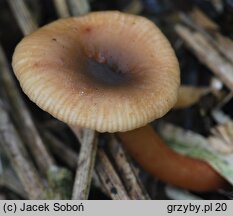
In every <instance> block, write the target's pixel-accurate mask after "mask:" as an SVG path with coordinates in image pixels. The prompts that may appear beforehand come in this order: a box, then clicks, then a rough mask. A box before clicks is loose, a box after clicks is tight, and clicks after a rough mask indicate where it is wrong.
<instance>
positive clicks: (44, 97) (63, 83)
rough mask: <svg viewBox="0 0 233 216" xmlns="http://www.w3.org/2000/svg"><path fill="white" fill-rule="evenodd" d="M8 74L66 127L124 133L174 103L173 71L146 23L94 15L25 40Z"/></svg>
mask: <svg viewBox="0 0 233 216" xmlns="http://www.w3.org/2000/svg"><path fill="white" fill-rule="evenodd" d="M12 65H13V69H14V72H15V74H16V76H17V78H18V80H19V82H20V85H21V87H22V89H23V91H24V92H25V93H26V94H27V95H28V97H29V98H30V99H31V100H32V101H34V102H35V103H36V104H37V105H38V106H39V107H40V108H42V109H43V110H45V111H47V112H49V113H50V114H52V115H53V116H54V117H56V118H58V119H59V120H61V121H64V122H66V123H68V124H69V125H71V126H80V127H85V128H90V129H94V130H97V131H99V132H116V131H128V130H132V129H135V128H138V127H141V126H144V125H146V124H147V123H148V122H151V121H153V120H154V119H157V118H159V117H162V116H163V115H164V114H166V113H167V112H168V111H169V110H170V109H171V108H172V106H173V105H174V104H175V102H176V100H177V92H178V87H179V83H180V78H179V65H178V61H177V58H176V56H175V54H174V51H173V49H172V47H171V45H170V43H169V42H168V40H167V39H166V38H165V36H164V35H163V34H162V33H161V31H160V30H159V29H158V28H157V27H156V26H155V25H154V23H152V22H151V21H149V20H148V19H146V18H143V17H141V16H135V15H129V14H125V13H121V12H116V11H113V12H94V13H90V14H88V15H84V16H82V17H78V18H77V17H72V18H66V19H60V20H58V21H55V22H52V23H51V24H48V25H46V26H44V27H42V28H40V29H39V30H37V31H36V32H34V33H32V34H30V35H28V36H26V37H25V38H24V39H23V40H22V41H21V42H20V43H19V44H18V45H17V47H16V49H15V52H14V55H13V63H12Z"/></svg>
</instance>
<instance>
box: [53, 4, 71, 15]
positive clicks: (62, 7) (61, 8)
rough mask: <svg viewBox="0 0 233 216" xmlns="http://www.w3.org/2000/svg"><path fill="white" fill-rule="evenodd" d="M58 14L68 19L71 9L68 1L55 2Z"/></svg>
mask: <svg viewBox="0 0 233 216" xmlns="http://www.w3.org/2000/svg"><path fill="white" fill-rule="evenodd" d="M53 3H54V5H55V8H56V11H57V14H58V16H59V17H68V16H69V9H68V7H67V4H66V0H53Z"/></svg>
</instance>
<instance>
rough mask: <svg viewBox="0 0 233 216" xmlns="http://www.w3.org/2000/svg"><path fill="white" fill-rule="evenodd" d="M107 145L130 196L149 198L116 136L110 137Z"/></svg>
mask: <svg viewBox="0 0 233 216" xmlns="http://www.w3.org/2000/svg"><path fill="white" fill-rule="evenodd" d="M109 147H110V152H111V155H112V157H113V158H114V160H115V162H116V165H117V168H118V170H119V172H120V174H121V177H122V180H123V182H124V185H125V186H126V190H127V192H128V194H129V196H130V198H131V199H133V200H147V199H150V197H149V195H148V194H147V192H146V190H145V188H144V187H143V186H142V183H141V181H140V179H139V177H138V176H137V174H135V173H134V171H133V169H132V166H131V163H130V162H129V160H128V158H127V156H126V153H125V151H124V149H123V148H122V146H121V144H120V143H119V142H118V141H117V140H116V138H114V137H112V139H111V141H110V143H109Z"/></svg>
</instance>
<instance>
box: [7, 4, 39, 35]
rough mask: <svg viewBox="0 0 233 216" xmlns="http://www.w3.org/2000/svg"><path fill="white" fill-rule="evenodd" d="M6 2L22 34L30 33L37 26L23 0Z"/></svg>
mask: <svg viewBox="0 0 233 216" xmlns="http://www.w3.org/2000/svg"><path fill="white" fill-rule="evenodd" d="M7 2H8V3H9V5H10V7H11V10H12V11H13V14H14V15H15V18H16V21H17V22H18V24H19V26H20V28H21V30H22V32H23V34H24V35H27V34H30V33H31V32H33V31H35V30H36V29H37V28H38V26H37V24H36V21H35V19H34V17H33V16H32V14H31V13H30V12H29V10H28V8H27V5H26V3H25V1H24V0H17V1H15V0H8V1H7Z"/></svg>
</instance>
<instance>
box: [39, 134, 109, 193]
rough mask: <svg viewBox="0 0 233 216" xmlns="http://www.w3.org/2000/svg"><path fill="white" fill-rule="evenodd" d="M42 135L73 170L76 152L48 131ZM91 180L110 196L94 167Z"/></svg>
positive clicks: (76, 158) (75, 165)
mask: <svg viewBox="0 0 233 216" xmlns="http://www.w3.org/2000/svg"><path fill="white" fill-rule="evenodd" d="M43 135H44V137H45V139H46V140H47V143H48V145H49V146H50V147H51V149H52V152H53V153H54V154H55V155H56V156H57V157H58V158H59V159H60V160H62V161H63V162H64V163H65V164H66V165H67V166H68V167H69V168H71V169H72V170H75V169H76V168H77V160H78V154H77V153H76V152H75V151H73V150H71V149H70V148H69V147H68V146H66V145H65V144H64V143H62V142H61V141H60V140H58V139H57V138H56V137H55V136H54V135H53V134H51V133H50V132H44V133H43ZM92 181H93V184H94V186H95V187H97V188H99V189H100V190H101V191H102V192H103V193H104V194H105V195H107V196H109V197H111V196H110V195H111V194H109V193H107V191H105V188H104V185H102V184H101V182H100V180H99V176H98V175H97V173H96V169H95V170H94V173H93V176H92Z"/></svg>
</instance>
